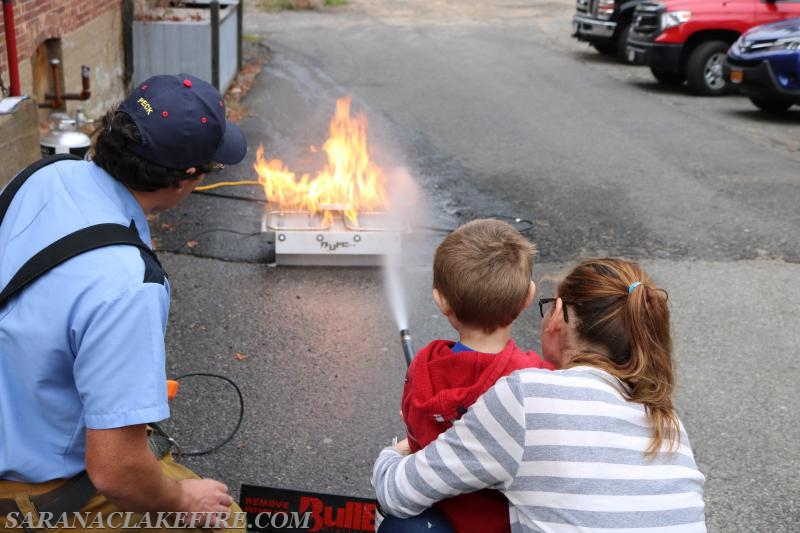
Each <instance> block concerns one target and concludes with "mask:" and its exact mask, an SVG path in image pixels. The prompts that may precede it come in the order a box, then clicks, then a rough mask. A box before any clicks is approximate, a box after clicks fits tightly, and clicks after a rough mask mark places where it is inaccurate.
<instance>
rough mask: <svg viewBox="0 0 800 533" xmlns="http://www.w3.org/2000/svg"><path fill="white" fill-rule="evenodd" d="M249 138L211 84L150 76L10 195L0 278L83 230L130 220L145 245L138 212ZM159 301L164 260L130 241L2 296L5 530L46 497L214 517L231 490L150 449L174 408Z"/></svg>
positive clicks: (241, 149) (237, 156)
mask: <svg viewBox="0 0 800 533" xmlns="http://www.w3.org/2000/svg"><path fill="white" fill-rule="evenodd" d="M246 150H247V144H246V141H245V138H244V135H243V134H242V132H241V130H240V129H239V128H238V127H237V126H236V125H234V124H232V123H230V122H228V121H227V120H226V119H225V105H224V102H223V99H222V97H221V96H220V94H219V92H218V91H217V90H216V89H214V88H213V87H212V86H211V85H209V84H208V83H206V82H204V81H202V80H200V79H198V78H195V77H193V76H190V75H186V74H180V75H177V76H172V75H170V76H166V75H165V76H155V77H153V78H150V79H149V80H147V81H145V82H144V83H142V84H140V85H139V86H138V87H136V88H135V89H134V90H133V92H132V93H131V94H130V95H129V96H128V97H127V98H126V99H125V100H124V101H123V102H122V104H121V105H120V106H119V107H118V108H117V109H116V110H111V111H109V113H108V114H107V115H106V117H105V118H104V120H103V128H102V130H101V132H100V133H99V136H98V138H97V141H96V144H95V147H94V157H93V161H92V162H88V161H72V160H70V161H59V162H56V163H53V164H50V165H48V166H45V167H44V168H42V169H41V170H39V171H37V172H36V173H35V174H33V175H32V176H31V177H30V178H29V179H28V180H27V181H26V182H25V183H24V185H23V186H22V187H21V189H20V190H19V191H18V192H17V194H16V195H15V197H14V200H13V201H12V203H11V204H10V207H9V209H8V212H7V213H6V216H5V218H4V219H3V222H2V225H0V288H1V287H4V286H6V284H8V282H9V280H10V279H11V278H12V277H13V276H14V274H15V273H16V272H17V271H18V270H19V269H20V267H21V266H22V265H23V264H24V263H25V262H26V261H28V259H29V258H31V257H32V256H33V255H34V254H36V253H37V252H39V251H40V250H42V249H43V248H45V247H47V246H48V245H50V244H51V243H53V242H55V241H57V240H58V239H60V238H61V237H64V236H65V235H67V234H70V233H72V232H74V231H77V230H80V229H82V228H85V227H88V226H92V225H95V224H101V223H116V224H121V225H124V226H125V227H131V228H135V230H136V231H138V235H139V237H141V240H142V241H143V242H144V243H147V244H148V245H149V243H150V242H151V238H150V232H149V229H148V225H147V219H146V215H148V214H149V213H151V212H154V211H158V210H163V209H167V208H170V207H174V206H175V205H177V204H178V203H180V202H181V201H182V200H184V199H185V198H186V197H187V196H188V195H189V193H191V192H192V190H193V189H194V188H195V187H196V186H197V185H198V184H199V182H200V180H201V179H202V177H203V175H204V174H205V173H206V172H208V171H210V169H212V168H215V166H216V167H218V166H219V164H234V163H238V162H239V161H241V160H242V159H243V158H244V156H245V153H246ZM168 308H169V282H168V280H167V277H166V274H165V272H164V271H163V270H162V268H161V266H160V265H159V264H158V261H156V260H155V259H154V258H152V257H151V256H150V255H149V254H147V253H145V252H143V251H141V250H139V249H138V248H136V247H134V246H130V245H112V246H107V247H103V248H98V249H95V250H92V251H89V252H85V253H83V254H81V255H78V256H76V257H74V258H72V259H70V260H68V261H66V262H64V263H62V264H61V265H59V266H57V267H55V268H54V269H52V270H50V271H49V272H47V273H46V274H44V275H43V276H42V277H40V278H38V279H37V280H35V281H34V282H33V283H31V284H30V285H28V286H27V287H26V288H25V289H24V290H23V291H22V292H21V293H19V294H18V295H16V296H15V297H13V298H11V300H9V301H8V302H7V303H6V304H5V305H3V306H2V307H0V529H2V526H3V521H4V519H5V520H6V526H8V527H13V525H12V524H11V523H10V522H8V517H9V514H8V513H14V512H16V513H18V514H17V515H16V516H17V517H18V518H17V519H16V520H17V521H19V522H22V521H23V519H24V518H25V516H26V513H27V514H28V515H29V514H30V513H31V512H33V513H39V514H43V512H42V511H43V509H52V510H54V511H62V512H68V513H74V512H79V511H80V512H84V513H89V512H92V513H101V514H104V515H110V514H111V513H112V512H114V511H117V512H118V514H119V515H120V517H121V518H124V512H125V511H131V512H133V511H136V512H142V513H145V512H151V511H152V512H175V513H190V514H189V515H187V517H189V519H187V520H186V522H190V521H191V519H190V517H191V513H202V514H198V515H195V517H196V518H199V519H201V521H202V522H201V523H203V524H207V525H211V526H212V527H215V526H218V525H221V524H220V523H219V520H220V517H221V516H223V515H220V513H225V512H230V511H231V504H232V502H233V499H232V498H231V496H230V495H229V494H228V491H227V488H226V487H225V486H224V485H223V484H222V483H220V482H218V481H215V480H210V479H199V478H198V477H197V476H196V475H194V474H193V473H192V472H191V471H189V470H188V469H185V468H183V467H181V466H178V465H176V464H175V463H173V462H172V461H171V457H170V456H169V454H166V455H165V456H164V457H162V458H157V457H156V456H155V455H154V454H153V453H152V452H151V450H150V447H149V445H148V435H147V424H148V423H150V422H156V421H159V420H163V419H165V418H168V417H169V407H168V404H167V390H166V375H165V350H164V332H165V329H166V325H167V314H168ZM95 490H96V493H95ZM119 511H122V512H123V513H119ZM94 516H97V515H94ZM59 518H60V517H57V516H56V517H53V520H57V519H59ZM84 518H85V517H84ZM128 520H129V521H130V517H128ZM102 523H103V524H106V523H107V522H105V521H103V522H102ZM134 523H135V522H134ZM150 524H152V522H150ZM26 525H30V522H29V523H28V524H26ZM62 525H63V524H62ZM96 525H97V523H96V522H95V526H96ZM128 525H129V526H130V525H131V524H130V523H129V524H128Z"/></svg>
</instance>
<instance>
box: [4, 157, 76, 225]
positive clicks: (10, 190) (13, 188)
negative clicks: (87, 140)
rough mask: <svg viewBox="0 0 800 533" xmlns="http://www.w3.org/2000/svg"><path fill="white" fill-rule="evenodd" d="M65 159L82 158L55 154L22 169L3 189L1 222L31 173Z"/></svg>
mask: <svg viewBox="0 0 800 533" xmlns="http://www.w3.org/2000/svg"><path fill="white" fill-rule="evenodd" d="M65 159H75V160H77V161H80V160H81V158H80V157H78V156H76V155H72V154H53V155H49V156H47V157H44V158H42V159H40V160H38V161H36V162H35V163H31V164H30V165H28V166H27V167H25V168H23V169H22V170H20V171H19V172H18V173H17V175H16V176H14V178H13V179H12V180H11V182H9V184H8V185H7V186H6V188H5V189H4V190H3V194H0V224H2V223H3V219H4V218H5V216H6V211H8V206H10V205H11V200H13V199H14V195H15V194H17V191H18V190H19V188H20V187H22V184H23V183H25V181H27V179H28V178H30V177H31V174H33V173H34V172H36V171H37V170H39V169H41V168H42V167H45V166H47V165H49V164H50V163H55V162H56V161H62V160H65Z"/></svg>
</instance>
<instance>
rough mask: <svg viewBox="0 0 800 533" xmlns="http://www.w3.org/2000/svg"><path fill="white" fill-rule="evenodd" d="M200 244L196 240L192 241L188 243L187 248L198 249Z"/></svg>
mask: <svg viewBox="0 0 800 533" xmlns="http://www.w3.org/2000/svg"><path fill="white" fill-rule="evenodd" d="M198 244H200V243H199V242H197V241H196V240H194V239H192V240H191V241H186V247H187V248H197V245H198Z"/></svg>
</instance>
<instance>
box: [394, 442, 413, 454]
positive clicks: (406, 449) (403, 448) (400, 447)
mask: <svg viewBox="0 0 800 533" xmlns="http://www.w3.org/2000/svg"><path fill="white" fill-rule="evenodd" d="M394 449H395V450H396V451H397V453H399V454H400V455H411V446H410V445H409V444H408V439H403V440H401V441H400V442H398V443H397V444H395V445H394Z"/></svg>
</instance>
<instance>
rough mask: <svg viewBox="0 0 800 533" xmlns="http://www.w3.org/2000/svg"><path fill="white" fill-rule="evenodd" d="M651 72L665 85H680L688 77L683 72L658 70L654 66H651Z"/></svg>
mask: <svg viewBox="0 0 800 533" xmlns="http://www.w3.org/2000/svg"><path fill="white" fill-rule="evenodd" d="M650 72H652V73H653V77H654V78H655V79H656V80H658V82H659V83H663V84H664V85H680V84H681V83H683V82H684V81H686V77H685V76H684V75H683V73H681V72H672V71H668V70H657V69H654V68H651V69H650Z"/></svg>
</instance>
